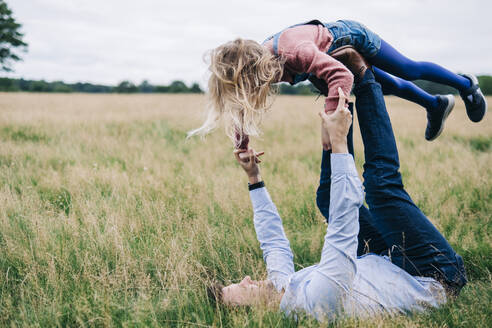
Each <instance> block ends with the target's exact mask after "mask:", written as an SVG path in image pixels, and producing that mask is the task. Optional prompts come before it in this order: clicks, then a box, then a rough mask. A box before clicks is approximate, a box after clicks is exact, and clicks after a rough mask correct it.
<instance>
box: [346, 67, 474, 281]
mask: <svg viewBox="0 0 492 328" xmlns="http://www.w3.org/2000/svg"><path fill="white" fill-rule="evenodd" d="M354 93H355V96H356V108H357V116H358V119H359V125H360V130H361V134H362V140H363V142H364V156H365V164H364V173H363V177H364V187H365V191H366V201H367V204H368V205H369V208H370V212H371V215H372V217H371V218H372V222H371V223H372V226H374V227H375V228H376V230H377V231H378V232H379V233H380V234H381V236H382V237H383V239H384V240H385V242H386V244H387V245H389V246H390V247H391V251H390V254H389V255H390V257H391V260H392V262H393V263H394V264H396V265H398V266H399V267H401V268H402V269H404V270H406V271H407V272H408V273H410V274H412V275H417V276H428V277H433V278H436V279H439V280H442V281H445V282H446V283H447V285H448V287H452V288H453V289H455V290H459V289H460V288H461V287H462V286H464V285H465V283H466V282H467V279H466V274H465V271H464V266H463V261H462V259H461V257H460V256H459V255H458V254H456V253H455V252H454V250H453V249H452V247H451V246H450V245H449V243H448V242H447V241H446V239H445V238H444V237H443V236H442V235H441V233H440V232H439V231H438V230H437V229H436V228H435V227H434V226H433V225H432V223H431V222H430V221H429V220H428V219H427V218H426V216H425V215H424V214H423V213H422V212H421V211H420V209H419V208H418V207H417V206H416V205H415V204H414V203H413V201H412V199H411V198H410V196H409V195H408V194H407V192H406V191H405V189H404V187H403V183H402V179H401V175H400V173H399V167H400V164H399V159H398V150H397V148H396V142H395V138H394V135H393V130H392V127H391V122H390V119H389V116H388V113H387V111H386V105H385V103H384V98H383V94H382V91H381V86H380V85H379V83H377V82H376V81H375V80H374V75H373V73H372V72H371V71H370V70H368V71H367V72H366V75H365V76H364V78H363V80H362V81H361V82H360V83H359V84H358V85H357V86H356V87H355V89H354Z"/></svg>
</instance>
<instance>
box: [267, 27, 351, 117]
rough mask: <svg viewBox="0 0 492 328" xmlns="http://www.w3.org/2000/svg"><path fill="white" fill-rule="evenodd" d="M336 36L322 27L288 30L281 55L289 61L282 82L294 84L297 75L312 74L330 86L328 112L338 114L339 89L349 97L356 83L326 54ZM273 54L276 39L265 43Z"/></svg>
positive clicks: (280, 41)
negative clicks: (332, 111) (333, 111)
mask: <svg viewBox="0 0 492 328" xmlns="http://www.w3.org/2000/svg"><path fill="white" fill-rule="evenodd" d="M332 42H333V36H332V35H331V33H330V32H329V31H328V29H327V28H326V27H324V26H321V25H300V26H295V27H292V28H288V29H286V30H285V31H283V32H282V34H280V37H279V39H278V54H279V55H280V56H281V57H283V58H285V59H286V62H285V67H284V75H283V76H282V81H284V82H293V76H294V75H295V74H296V73H304V72H306V73H312V74H314V75H316V76H317V77H318V78H320V79H323V80H325V81H326V83H327V84H328V97H327V98H326V100H325V110H326V111H331V110H335V109H336V107H337V104H338V87H341V88H342V90H343V92H344V93H345V94H346V95H348V94H349V93H350V90H351V88H352V83H353V82H354V76H353V75H352V73H351V72H350V71H349V70H348V69H347V68H346V67H345V66H344V65H343V64H342V63H340V62H339V61H337V60H336V59H334V58H333V57H331V56H330V55H328V54H327V53H326V52H327V51H328V49H329V48H330V46H331V43H332ZM264 46H265V47H267V48H268V49H269V50H270V52H271V53H272V54H273V53H274V52H273V39H272V40H269V41H267V42H265V43H264Z"/></svg>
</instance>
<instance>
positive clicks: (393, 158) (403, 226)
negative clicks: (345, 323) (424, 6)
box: [209, 70, 467, 320]
mask: <svg viewBox="0 0 492 328" xmlns="http://www.w3.org/2000/svg"><path fill="white" fill-rule="evenodd" d="M354 93H355V95H356V106H357V113H358V117H359V122H360V123H359V124H360V129H361V133H362V138H363V141H364V146H365V161H366V163H365V165H364V174H363V175H364V187H365V191H366V201H367V203H368V205H369V208H370V210H368V209H367V208H365V207H363V205H362V204H363V200H364V194H363V190H362V184H361V181H360V179H359V177H358V174H357V171H356V169H355V164H354V159H353V155H351V154H350V153H349V148H352V145H351V136H349V138H347V135H348V134H349V130H350V126H351V122H352V116H351V113H350V111H349V110H348V109H347V108H345V106H344V104H345V97H344V96H343V94H341V97H340V103H339V105H338V108H337V109H336V111H335V112H333V113H331V114H326V113H324V112H323V113H320V116H321V118H322V129H323V133H324V134H325V135H326V136H328V135H329V138H330V141H331V146H332V148H331V150H329V151H324V152H323V161H322V170H321V181H320V187H319V189H318V199H317V202H318V206H319V207H320V209H321V211H322V213H323V214H324V215H325V216H327V215H328V227H327V231H326V236H325V241H324V246H323V249H322V253H321V260H320V262H319V264H316V265H313V266H310V267H307V268H304V269H302V270H300V271H297V272H294V263H293V254H292V251H291V249H290V245H289V241H288V240H287V238H286V235H285V233H284V229H283V226H282V220H281V218H280V216H279V214H278V212H277V209H276V207H275V205H274V204H273V202H272V200H271V198H270V196H269V194H268V192H267V190H266V188H265V185H264V183H263V181H262V180H261V177H260V170H259V166H258V163H259V159H258V156H259V155H261V154H262V153H259V154H255V153H254V151H253V150H251V149H250V150H237V151H235V155H236V159H237V161H238V162H239V164H240V165H241V167H242V168H243V169H244V171H245V172H246V174H247V176H248V178H249V183H250V185H249V190H250V196H251V201H252V204H253V210H254V226H255V230H256V234H257V238H258V241H259V242H260V247H261V249H262V251H263V258H264V260H265V263H266V267H267V272H268V279H267V280H265V281H253V280H251V278H250V277H249V276H246V277H245V278H244V279H243V280H242V281H241V282H240V283H238V284H231V285H229V286H226V287H224V286H221V285H217V284H216V285H214V286H213V287H211V288H210V289H209V294H210V295H211V296H213V297H215V299H216V300H217V301H219V302H221V303H222V304H227V305H235V306H240V305H252V304H258V303H260V304H265V303H270V304H272V303H273V304H278V305H279V306H280V308H281V309H282V310H283V311H284V312H285V313H287V314H291V313H296V312H299V311H302V312H305V313H307V314H310V315H313V316H314V317H316V318H317V319H318V320H325V319H333V318H334V317H336V316H339V315H349V316H371V315H375V314H378V313H398V312H400V313H406V312H408V311H420V310H424V309H425V308H428V307H437V306H439V305H440V304H442V303H444V302H446V299H447V296H450V295H457V294H458V293H459V291H460V289H461V288H462V287H463V286H464V285H465V284H466V282H467V280H466V275H465V270H464V266H463V261H462V259H461V257H460V256H459V255H458V254H456V253H455V252H454V251H453V249H452V248H451V246H450V245H449V244H448V242H447V241H446V240H445V239H444V237H443V236H442V235H441V234H440V233H439V232H438V231H437V229H436V228H435V227H434V226H433V225H432V223H431V222H430V221H429V220H428V219H427V218H426V217H425V216H424V214H423V213H422V212H421V211H420V210H419V209H418V207H417V206H416V205H415V204H414V203H413V202H412V200H411V199H410V197H409V196H408V194H407V193H406V192H405V190H404V188H403V184H402V181H401V176H400V173H399V172H398V169H399V161H398V152H397V149H396V143H395V139H394V136H393V131H392V128H391V123H390V120H389V116H388V114H387V111H386V107H385V103H384V100H383V94H382V92H381V87H380V85H379V84H378V83H377V82H376V81H375V80H374V75H373V73H372V72H371V70H367V72H365V73H364V75H363V78H362V79H361V81H360V82H359V83H358V84H357V85H356V87H355V90H354ZM240 153H246V155H247V156H245V157H246V158H243V156H244V154H242V155H243V156H241V157H240V156H239V154H240ZM330 195H331V196H330ZM363 211H367V213H366V212H364V213H365V214H364V220H365V221H364V222H361V224H360V227H361V228H360V231H359V212H361V213H362V212H363ZM361 218H362V216H361ZM361 236H362V237H361ZM358 238H359V241H360V240H363V241H364V243H365V246H366V247H369V251H370V252H371V253H367V254H365V255H363V256H359V257H358V256H357V255H358V243H359V242H358ZM360 249H361V248H360V247H359V252H360ZM362 249H363V247H362ZM359 255H361V254H359ZM383 255H387V256H383Z"/></svg>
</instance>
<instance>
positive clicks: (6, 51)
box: [0, 0, 27, 72]
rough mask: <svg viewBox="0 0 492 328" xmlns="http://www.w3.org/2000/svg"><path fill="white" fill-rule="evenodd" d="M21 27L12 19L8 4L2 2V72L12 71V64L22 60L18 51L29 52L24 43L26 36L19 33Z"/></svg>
mask: <svg viewBox="0 0 492 328" xmlns="http://www.w3.org/2000/svg"><path fill="white" fill-rule="evenodd" d="M21 26H22V25H21V24H19V23H17V22H16V21H15V19H14V18H13V17H12V10H10V8H9V7H8V6H7V3H6V2H5V1H4V0H0V70H3V71H5V72H10V71H12V68H11V62H12V61H19V60H21V58H20V57H19V55H18V53H17V52H16V49H19V50H21V51H26V50H27V43H25V42H24V41H22V37H23V36H24V34H22V33H21V32H20V31H19V30H20V28H21Z"/></svg>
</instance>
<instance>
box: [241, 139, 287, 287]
mask: <svg viewBox="0 0 492 328" xmlns="http://www.w3.org/2000/svg"><path fill="white" fill-rule="evenodd" d="M234 154H235V155H236V160H237V161H238V163H239V164H240V165H241V167H242V168H243V170H244V171H245V172H246V174H247V175H248V180H249V190H250V197H251V203H252V204H253V211H254V224H255V230H256V237H257V238H258V241H259V242H260V248H261V250H262V251H263V259H264V261H265V263H266V267H267V272H268V280H270V281H271V282H272V283H273V285H274V286H275V288H276V289H277V291H281V290H282V289H284V288H285V287H286V285H287V283H288V277H289V276H290V275H291V274H292V273H294V262H293V255H292V251H291V249H290V244H289V240H288V239H287V237H286V236H285V232H284V228H283V226H282V219H281V218H280V215H279V214H278V211H277V208H276V207H275V204H274V203H273V202H272V199H271V198H270V195H269V194H268V191H267V190H266V188H265V184H264V183H263V181H262V180H261V176H260V169H259V167H258V163H259V162H260V161H259V159H258V156H260V155H262V154H263V153H258V154H255V152H254V150H252V149H250V150H235V151H234ZM240 154H241V155H242V156H239V155H240Z"/></svg>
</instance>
